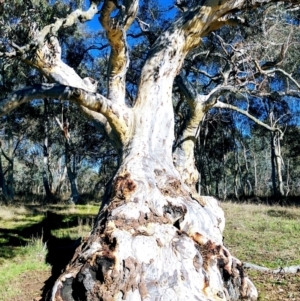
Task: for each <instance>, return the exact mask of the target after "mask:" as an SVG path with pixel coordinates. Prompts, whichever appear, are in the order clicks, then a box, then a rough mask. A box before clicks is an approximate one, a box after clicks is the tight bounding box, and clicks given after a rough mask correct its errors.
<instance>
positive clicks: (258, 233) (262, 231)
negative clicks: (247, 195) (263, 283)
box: [221, 203, 300, 268]
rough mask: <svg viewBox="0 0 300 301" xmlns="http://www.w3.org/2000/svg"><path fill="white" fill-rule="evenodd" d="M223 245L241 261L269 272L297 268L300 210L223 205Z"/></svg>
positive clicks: (298, 261)
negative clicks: (285, 267) (276, 269)
mask: <svg viewBox="0 0 300 301" xmlns="http://www.w3.org/2000/svg"><path fill="white" fill-rule="evenodd" d="M221 207H222V208H223V209H224V212H225V217H226V227H225V231H224V238H225V244H226V245H227V246H228V248H229V249H230V251H231V253H232V254H233V255H234V256H235V257H237V258H239V259H240V260H242V261H247V262H251V263H255V264H258V265H262V266H266V267H268V268H278V267H283V266H290V265H299V264H300V255H299V254H300V245H299V241H300V209H299V208H296V207H294V208H283V207H277V206H272V207H270V206H263V205H252V204H235V203H222V204H221Z"/></svg>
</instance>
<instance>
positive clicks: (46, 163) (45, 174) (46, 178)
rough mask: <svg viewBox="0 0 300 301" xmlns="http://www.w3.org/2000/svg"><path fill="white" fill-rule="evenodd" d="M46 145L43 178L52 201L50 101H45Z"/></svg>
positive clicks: (48, 197) (46, 191)
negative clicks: (50, 181) (50, 179)
mask: <svg viewBox="0 0 300 301" xmlns="http://www.w3.org/2000/svg"><path fill="white" fill-rule="evenodd" d="M44 134H45V136H44V145H43V155H44V157H43V170H42V177H43V185H44V189H45V194H46V198H47V200H51V199H52V192H51V190H52V189H51V187H50V184H49V174H50V172H49V155H50V150H49V148H50V147H49V101H48V99H46V98H45V99H44Z"/></svg>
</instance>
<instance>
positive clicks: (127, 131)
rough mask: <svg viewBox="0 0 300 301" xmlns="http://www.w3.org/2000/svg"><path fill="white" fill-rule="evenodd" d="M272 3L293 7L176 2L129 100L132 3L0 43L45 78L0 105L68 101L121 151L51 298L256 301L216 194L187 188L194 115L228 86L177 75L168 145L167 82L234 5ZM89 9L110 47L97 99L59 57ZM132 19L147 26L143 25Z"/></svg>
mask: <svg viewBox="0 0 300 301" xmlns="http://www.w3.org/2000/svg"><path fill="white" fill-rule="evenodd" d="M271 2H273V3H276V2H286V4H287V5H289V7H290V8H291V7H293V6H296V5H298V4H299V3H300V1H299V0H286V1H276V0H206V1H190V2H184V1H177V6H178V7H179V8H180V9H181V10H182V11H183V13H182V15H181V16H179V17H178V19H177V20H176V21H174V22H173V23H172V24H171V25H170V26H169V28H168V29H167V30H164V31H163V32H161V33H160V35H159V37H158V38H157V39H156V41H155V42H153V43H152V46H151V48H150V49H149V50H148V54H147V57H146V59H145V61H144V65H143V68H142V70H141V74H140V78H139V83H138V86H137V91H136V96H135V98H134V100H133V102H132V101H129V100H128V99H127V97H126V73H127V71H128V68H129V66H130V65H129V57H130V56H129V52H128V49H129V46H128V44H127V39H126V32H127V31H128V29H129V28H130V26H131V25H132V23H133V22H134V20H135V19H136V16H137V12H138V6H139V1H138V0H124V1H114V0H104V1H91V4H90V8H89V9H88V10H87V11H82V10H76V11H73V12H71V13H69V14H68V15H67V16H66V17H64V18H58V19H56V20H55V21H54V22H53V23H52V24H49V25H48V26H45V27H43V28H41V29H40V28H38V26H37V25H36V24H35V25H34V24H32V27H29V28H30V34H31V39H30V42H28V43H26V44H24V45H17V44H16V43H13V41H10V42H9V46H8V47H7V49H6V50H5V51H4V50H3V52H2V54H1V55H2V57H7V58H10V59H15V60H19V61H22V62H23V63H25V64H27V65H29V66H32V67H33V68H35V69H37V70H38V71H40V72H41V73H42V74H43V75H44V76H45V77H46V78H47V79H48V82H49V83H48V84H39V85H33V86H29V87H26V88H24V89H22V90H18V91H13V92H12V93H11V94H10V95H8V96H7V97H6V98H5V99H3V100H2V102H1V107H0V110H1V113H2V114H7V113H9V112H10V111H11V110H13V109H14V108H16V107H17V106H19V105H21V104H22V103H24V102H28V101H30V100H33V99H38V98H45V97H47V98H57V99H60V100H62V101H63V100H69V101H72V102H74V103H76V104H78V105H79V106H80V108H81V109H82V111H83V113H84V114H85V115H87V116H89V117H90V118H93V119H94V120H96V121H97V122H98V123H102V124H103V127H104V128H105V130H106V133H107V135H108V136H109V137H110V139H111V141H112V143H113V144H114V146H115V148H116V150H117V151H118V153H119V155H120V165H119V169H118V171H117V173H116V175H115V177H114V179H113V181H112V185H111V186H110V188H109V189H108V191H107V193H106V196H105V199H104V200H103V205H102V208H101V210H100V212H99V214H98V217H97V219H96V222H95V224H94V227H93V229H92V232H91V234H90V236H89V237H88V238H87V239H86V240H85V241H83V242H82V244H81V245H80V247H79V248H78V249H77V250H76V252H75V254H74V257H73V259H72V261H71V262H70V263H69V265H68V266H67V267H66V269H65V271H64V272H63V273H62V274H61V276H60V277H59V278H58V279H57V281H56V283H55V285H54V287H53V289H52V293H51V297H50V298H51V300H64V301H71V300H72V301H73V300H203V301H204V300H207V301H208V300H237V299H239V298H244V299H248V300H256V299H257V291H256V289H255V287H254V285H253V284H252V283H251V281H250V280H249V279H248V278H247V277H246V275H245V273H244V271H243V266H242V263H241V262H240V261H239V260H238V259H236V258H234V257H233V256H232V255H231V254H230V252H229V251H228V250H227V249H226V247H225V246H224V244H223V236H222V232H223V229H224V224H225V219H224V214H223V211H222V210H221V208H220V207H219V206H218V203H217V201H216V200H215V199H213V198H210V197H201V196H198V195H197V193H196V190H195V184H196V182H197V177H198V172H197V170H196V168H195V164H194V143H195V136H196V135H197V130H198V127H199V123H200V122H201V120H202V119H203V117H204V115H205V113H206V112H207V110H209V109H210V108H212V107H214V106H218V107H222V106H223V107H224V106H225V105H224V104H222V103H221V102H220V101H218V98H219V97H220V96H221V95H222V93H224V92H226V91H230V92H232V91H233V92H234V91H235V89H236V88H235V87H234V86H231V85H230V86H229V85H226V81H225V82H224V83H225V84H223V85H221V86H217V87H216V88H215V89H213V90H212V91H211V92H210V93H209V94H208V95H199V94H197V93H196V92H195V91H193V90H191V89H190V88H189V84H188V83H187V79H186V78H184V77H182V76H181V77H177V80H176V83H177V86H178V87H179V89H180V90H181V91H182V94H183V95H184V96H185V99H186V101H187V103H188V106H189V111H190V114H189V117H188V118H187V120H186V121H185V123H184V125H183V127H182V128H181V131H180V132H179V133H177V134H176V143H174V110H173V102H172V87H173V83H174V79H175V77H176V76H177V75H178V74H179V73H180V70H181V67H182V65H183V62H184V59H185V58H186V56H187V55H188V54H189V53H190V52H191V51H192V50H194V49H195V48H196V47H198V46H199V45H200V44H201V41H202V38H203V37H205V36H206V35H208V34H209V33H210V32H212V31H214V30H217V29H218V28H220V27H222V26H223V25H231V24H234V23H236V21H238V20H239V19H240V13H241V12H242V11H243V10H249V9H253V8H256V7H260V6H263V5H265V4H268V3H271ZM1 3H2V2H1ZM1 5H2V6H3V3H2V4H1ZM4 5H5V4H4ZM99 7H100V11H99ZM97 13H100V18H99V20H100V23H101V25H102V27H103V28H104V30H105V31H106V36H107V39H108V42H109V45H110V48H111V52H110V57H109V60H108V75H107V78H108V81H107V89H106V91H107V94H106V96H104V95H101V94H99V93H97V82H96V81H95V80H94V79H93V78H91V77H86V78H81V77H80V76H79V75H78V74H77V73H76V72H75V71H74V69H72V68H71V67H70V66H68V65H66V64H65V63H64V61H63V60H62V49H61V47H60V43H59V40H58V38H57V33H58V31H59V30H64V29H66V28H68V27H71V26H73V25H74V24H75V23H76V22H77V21H80V22H84V21H87V20H90V19H92V18H94V16H95V15H96V14H97ZM138 22H139V24H140V26H141V28H142V29H143V30H144V31H145V30H146V27H147V26H146V25H147V24H145V23H144V22H143V21H142V20H141V19H138ZM4 48H5V47H3V49H4ZM224 76H225V77H226V74H224ZM244 113H245V112H244ZM245 114H247V113H245ZM269 129H270V130H272V131H275V130H276V129H274V128H271V127H269Z"/></svg>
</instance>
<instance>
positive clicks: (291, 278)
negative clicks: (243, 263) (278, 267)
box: [248, 271, 300, 301]
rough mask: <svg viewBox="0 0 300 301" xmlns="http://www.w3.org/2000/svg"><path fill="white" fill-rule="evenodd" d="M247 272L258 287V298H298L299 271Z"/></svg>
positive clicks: (292, 300) (284, 300)
mask: <svg viewBox="0 0 300 301" xmlns="http://www.w3.org/2000/svg"><path fill="white" fill-rule="evenodd" d="M248 274H249V277H250V279H251V280H252V282H253V283H254V284H255V286H256V288H257V289H258V294H259V299H258V300H266V301H267V300H268V301H269V300H270V301H277V300H281V301H299V300H300V273H297V274H288V273H280V274H273V273H269V272H256V271H249V272H248Z"/></svg>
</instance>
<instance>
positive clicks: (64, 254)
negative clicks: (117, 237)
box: [0, 206, 93, 300]
mask: <svg viewBox="0 0 300 301" xmlns="http://www.w3.org/2000/svg"><path fill="white" fill-rule="evenodd" d="M26 209H29V214H28V216H27V217H28V220H29V222H28V223H27V224H26V223H25V221H26V218H27V217H26V216H25V217H24V221H21V223H20V225H18V223H16V227H14V228H12V227H11V228H12V229H8V228H5V227H1V226H0V263H1V260H3V259H12V258H14V257H15V256H17V255H20V254H21V253H22V247H24V246H25V245H26V244H28V243H29V242H30V241H32V239H33V238H38V239H42V241H43V243H45V244H46V246H47V256H46V262H47V263H48V264H50V265H51V266H52V270H51V276H50V277H49V279H48V280H47V281H46V282H45V285H44V287H43V289H42V290H43V292H42V297H43V299H42V300H47V299H48V298H49V297H50V296H49V295H50V289H51V288H52V287H53V284H54V282H55V280H56V279H57V278H58V276H59V275H60V274H61V272H62V270H63V269H64V268H65V266H66V265H67V264H68V263H69V261H70V260H71V259H72V256H73V254H74V252H75V249H76V248H77V247H78V246H79V245H80V242H81V238H78V239H72V238H70V237H56V236H54V235H53V234H52V233H53V230H63V229H68V228H72V227H76V226H78V223H79V220H85V221H84V222H85V224H86V223H87V222H88V223H89V224H90V223H91V222H92V221H93V216H91V215H82V214H76V213H74V214H69V213H68V214H67V215H66V214H58V213H55V212H52V211H46V212H45V211H42V209H39V208H38V207H36V208H35V206H32V207H31V208H26ZM56 209H57V208H56ZM58 212H59V211H58ZM41 214H43V215H44V218H43V219H42V220H40V221H36V222H34V220H31V221H30V217H31V218H32V216H34V215H41ZM1 224H2V223H1V220H0V225H1Z"/></svg>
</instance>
